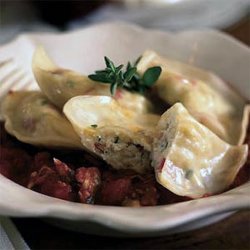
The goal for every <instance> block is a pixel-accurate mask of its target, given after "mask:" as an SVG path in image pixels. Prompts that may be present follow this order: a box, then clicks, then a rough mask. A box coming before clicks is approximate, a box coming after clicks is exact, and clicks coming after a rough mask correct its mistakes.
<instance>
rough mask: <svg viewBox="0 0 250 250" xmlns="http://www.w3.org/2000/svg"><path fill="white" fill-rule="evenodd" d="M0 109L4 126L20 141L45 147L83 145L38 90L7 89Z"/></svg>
mask: <svg viewBox="0 0 250 250" xmlns="http://www.w3.org/2000/svg"><path fill="white" fill-rule="evenodd" d="M2 112H3V116H4V119H5V128H6V130H7V131H8V132H9V133H10V134H12V135H13V136H15V137H16V138H17V139H18V140H20V141H22V142H26V143H29V144H32V145H37V146H44V147H49V148H51V147H52V148H53V147H60V148H61V147H62V148H72V149H74V148H75V149H82V148H83V147H82V145H81V142H80V139H79V137H78V136H77V134H76V133H75V131H74V129H73V127H72V125H71V124H70V122H69V121H68V120H67V119H66V117H65V116H64V115H63V114H62V113H61V112H60V111H58V109H57V108H56V107H55V106H54V105H52V104H51V103H50V102H49V100H48V99H47V98H46V97H45V96H44V95H43V94H42V93H41V92H38V91H17V92H10V93H9V94H8V95H7V96H6V97H5V99H4V101H3V106H2Z"/></svg>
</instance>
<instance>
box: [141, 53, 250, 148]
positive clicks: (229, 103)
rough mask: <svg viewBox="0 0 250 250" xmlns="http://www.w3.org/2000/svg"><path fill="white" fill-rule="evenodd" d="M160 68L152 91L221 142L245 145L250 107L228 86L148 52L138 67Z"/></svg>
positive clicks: (215, 78) (190, 67) (218, 79)
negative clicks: (181, 108)
mask: <svg viewBox="0 0 250 250" xmlns="http://www.w3.org/2000/svg"><path fill="white" fill-rule="evenodd" d="M153 66H161V68H162V73H161V75H160V77H159V79H158V81H157V83H156V84H155V85H154V87H153V89H154V91H155V92H156V93H157V95H158V96H159V97H160V98H161V99H162V100H164V101H165V102H167V103H168V104H170V105H173V104H175V103H176V102H181V103H182V104H183V105H184V106H185V107H186V108H187V109H188V111H189V112H190V113H191V114H192V115H193V116H194V117H195V118H196V120H197V121H199V122H200V123H202V124H204V125H205V126H206V127H208V128H209V129H210V130H212V131H213V132H214V133H216V134H217V135H218V136H219V137H220V138H221V139H223V140H225V141H226V142H228V143H230V144H233V145H237V144H242V143H243V141H244V138H245V135H246V130H247V126H248V116H249V111H250V107H249V105H246V101H245V100H244V99H243V98H242V97H240V96H239V95H238V94H237V93H235V92H234V91H233V90H232V89H231V88H230V87H229V85H228V84H226V83H225V82H224V81H222V80H221V79H220V78H219V77H217V76H216V75H214V74H212V73H211V72H208V71H204V70H201V69H198V68H195V67H193V66H191V65H187V64H184V63H181V62H176V61H172V60H169V59H167V58H163V57H161V56H159V55H158V54H157V53H155V52H154V51H146V52H145V53H144V54H143V56H142V58H141V60H140V61H139V63H138V65H137V68H138V71H139V72H140V74H143V73H144V72H145V71H146V70H147V68H149V67H153Z"/></svg>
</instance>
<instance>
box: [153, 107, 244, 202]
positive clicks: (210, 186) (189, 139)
mask: <svg viewBox="0 0 250 250" xmlns="http://www.w3.org/2000/svg"><path fill="white" fill-rule="evenodd" d="M156 131H157V135H156V137H155V139H154V144H153V151H152V166H153V167H154V170H155V175H156V179H157V181H158V182H159V183H160V184H161V185H163V186H164V187H165V188H167V189H169V190H170V191H172V192H173V193H175V194H177V195H180V196H188V197H191V198H199V197H203V196H206V195H212V194H217V193H220V192H222V191H224V190H225V189H227V188H228V187H229V186H230V184H232V182H233V181H234V179H235V177H236V175H237V173H238V171H239V169H240V168H241V167H242V166H243V164H244V163H245V161H246V159H247V152H248V146H247V145H240V146H232V145H230V144H228V143H226V142H224V141H223V140H221V139H220V138H219V137H218V136H217V135H215V134H214V133H213V132H211V131H210V130H209V129H208V128H207V127H205V126H204V125H202V124H200V123H199V122H197V121H196V120H195V119H194V118H193V117H192V116H191V115H190V114H189V113H188V111H187V110H186V108H185V107H184V106H183V105H182V104H181V103H176V104H175V105H173V106H172V107H171V108H170V109H169V110H168V111H166V112H165V113H164V114H163V115H162V117H161V119H160V121H159V123H158V125H157V129H156Z"/></svg>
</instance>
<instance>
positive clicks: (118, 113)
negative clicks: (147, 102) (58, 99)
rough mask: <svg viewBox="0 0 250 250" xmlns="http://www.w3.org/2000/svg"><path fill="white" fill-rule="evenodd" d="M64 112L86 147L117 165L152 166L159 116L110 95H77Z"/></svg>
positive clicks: (138, 168) (114, 165) (147, 167)
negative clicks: (120, 101)
mask: <svg viewBox="0 0 250 250" xmlns="http://www.w3.org/2000/svg"><path fill="white" fill-rule="evenodd" d="M63 112H64V113H65V115H66V117H67V118H68V119H69V121H70V122H71V124H72V125H73V127H74V128H75V131H76V132H77V134H78V135H79V136H80V137H81V142H82V144H83V146H84V147H85V148H87V149H88V150H89V151H91V152H92V153H95V154H96V155H98V156H99V157H101V158H102V159H103V160H105V161H106V162H107V163H108V164H110V165H111V166H112V167H113V168H115V169H133V170H135V171H137V172H139V173H143V172H146V171H148V170H149V169H150V162H151V159H150V151H151V146H152V142H153V133H154V128H155V126H156V124H157V122H158V120H159V116H157V115H153V114H145V115H143V114H141V115H139V114H138V113H136V112H134V111H132V110H129V109H125V108H123V107H122V106H121V105H120V104H119V103H118V102H117V101H116V100H114V99H113V98H111V97H108V96H77V97H73V98H72V99H70V100H69V101H68V102H67V103H66V104H65V106H64V108H63Z"/></svg>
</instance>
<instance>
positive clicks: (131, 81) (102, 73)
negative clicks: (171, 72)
mask: <svg viewBox="0 0 250 250" xmlns="http://www.w3.org/2000/svg"><path fill="white" fill-rule="evenodd" d="M104 60H105V64H106V68H105V69H104V70H97V71H95V74H91V75H89V76H88V77H89V78H90V79H91V80H93V81H96V82H101V83H105V84H110V92H111V94H112V95H115V92H116V89H117V88H124V89H127V90H128V91H131V92H139V93H141V94H143V93H144V92H145V90H147V89H149V88H150V87H151V86H152V85H153V84H154V83H155V82H156V81H157V80H158V78H159V76H160V74H161V67H160V66H156V67H151V68H148V69H147V70H146V71H145V72H144V74H143V75H142V76H140V75H139V74H138V72H137V64H138V62H139V60H140V58H138V59H137V60H136V62H135V64H133V65H132V64H131V63H130V62H128V63H127V66H126V70H125V71H123V70H122V69H123V67H124V65H122V64H121V65H119V66H117V67H116V66H115V65H114V63H113V62H112V61H111V60H110V59H109V58H108V57H106V56H105V57H104Z"/></svg>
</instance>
